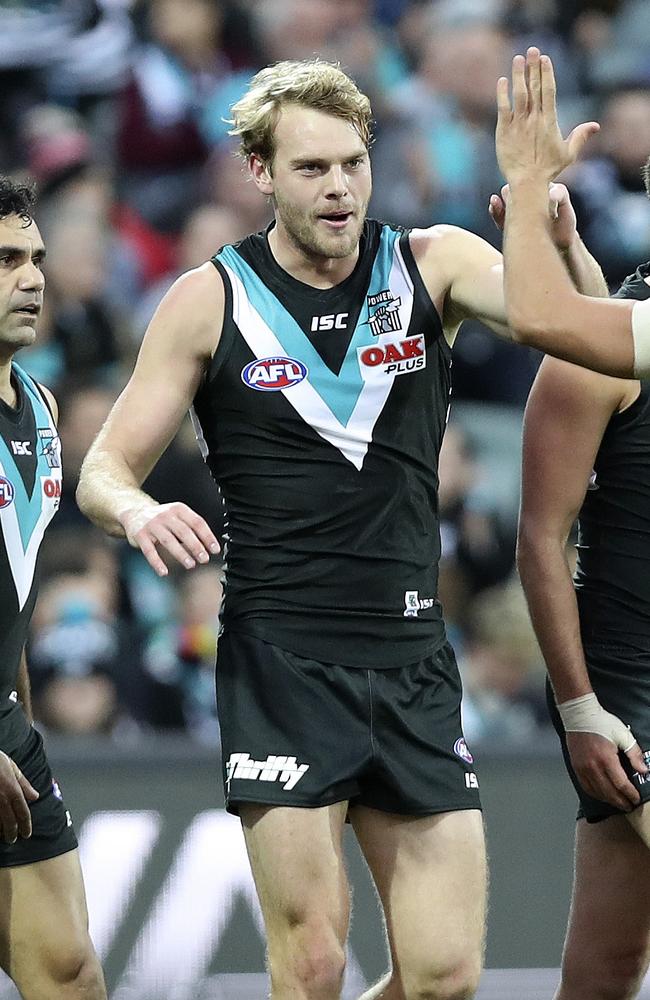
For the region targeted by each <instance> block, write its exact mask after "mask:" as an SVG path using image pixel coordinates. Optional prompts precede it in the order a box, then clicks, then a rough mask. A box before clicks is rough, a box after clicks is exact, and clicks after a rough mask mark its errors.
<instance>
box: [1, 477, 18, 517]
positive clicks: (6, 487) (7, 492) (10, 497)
mask: <svg viewBox="0 0 650 1000" xmlns="http://www.w3.org/2000/svg"><path fill="white" fill-rule="evenodd" d="M15 496H16V491H15V489H14V484H13V483H12V482H10V481H9V480H8V479H5V477H4V476H0V510H2V508H3V507H9V505H10V504H12V503H13V502H14V497H15Z"/></svg>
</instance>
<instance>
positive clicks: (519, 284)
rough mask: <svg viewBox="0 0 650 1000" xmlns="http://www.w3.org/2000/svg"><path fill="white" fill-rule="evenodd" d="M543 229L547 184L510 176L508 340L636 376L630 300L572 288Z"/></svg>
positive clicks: (547, 225)
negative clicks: (598, 295)
mask: <svg viewBox="0 0 650 1000" xmlns="http://www.w3.org/2000/svg"><path fill="white" fill-rule="evenodd" d="M549 229H550V223H549V219H548V212H547V204H546V182H545V181H544V183H542V182H541V181H540V180H539V178H538V179H535V178H524V179H521V180H517V181H516V182H511V193H510V202H509V206H508V216H507V218H506V226H505V243H504V263H505V282H504V283H505V295H506V311H507V314H508V322H509V325H510V327H511V329H512V331H513V336H514V339H515V340H517V341H518V342H520V343H524V344H527V345H528V346H530V347H536V348H538V349H539V350H541V351H545V352H546V353H547V354H552V355H554V356H555V357H557V358H561V359H562V360H564V361H571V362H572V363H573V364H578V365H582V366H583V367H586V368H591V369H593V370H594V371H598V372H602V373H603V374H605V375H614V376H617V377H619V378H632V377H634V376H635V372H636V371H637V370H639V369H638V364H637V362H638V358H637V354H636V351H635V341H634V340H633V335H632V321H631V313H632V307H631V305H630V303H629V302H624V301H622V300H617V299H602V298H592V297H589V296H585V295H581V294H580V293H579V292H577V291H576V289H575V288H574V287H573V284H572V282H571V279H570V277H569V275H568V272H567V270H566V268H565V266H564V264H563V263H562V260H561V257H560V254H559V252H558V250H557V249H556V247H555V245H554V244H553V240H552V239H551V235H550V231H549ZM648 345H649V347H650V335H649V336H648ZM647 353H648V358H649V359H650V349H649V350H648V352H647ZM642 360H643V359H642ZM647 367H648V368H649V369H650V361H649V363H648V365H647Z"/></svg>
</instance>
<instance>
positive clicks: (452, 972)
mask: <svg viewBox="0 0 650 1000" xmlns="http://www.w3.org/2000/svg"><path fill="white" fill-rule="evenodd" d="M480 976H481V965H480V963H472V962H470V961H463V962H459V963H457V964H456V965H455V966H454V967H453V968H449V969H446V970H445V969H430V970H423V971H422V973H420V974H419V975H418V976H416V977H415V978H414V979H413V981H412V982H411V983H409V984H408V985H407V986H406V988H405V991H404V992H405V995H406V1000H472V997H474V995H475V994H476V991H477V989H478V983H479V979H480Z"/></svg>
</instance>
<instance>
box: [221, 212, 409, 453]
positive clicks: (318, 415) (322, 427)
mask: <svg viewBox="0 0 650 1000" xmlns="http://www.w3.org/2000/svg"><path fill="white" fill-rule="evenodd" d="M398 236H399V233H398V232H396V231H395V230H393V229H389V228H388V227H387V226H386V227H384V229H383V231H382V233H381V236H380V242H379V248H378V251H377V255H376V257H375V261H374V264H373V267H372V272H371V276H370V282H369V285H368V288H367V292H366V296H365V299H364V301H363V304H362V307H361V310H360V311H359V316H358V319H357V322H356V326H355V328H354V330H353V332H352V336H351V337H350V341H349V344H348V348H347V351H346V353H345V357H344V360H343V364H342V366H341V368H340V370H339V372H338V373H335V372H333V371H332V370H331V368H329V367H328V366H327V364H325V362H324V361H323V359H322V357H321V356H320V354H319V353H318V351H317V349H316V348H315V347H314V346H313V345H312V343H311V341H310V340H309V338H308V337H307V336H306V334H305V333H304V332H303V330H302V329H301V327H300V326H299V324H298V323H297V322H296V320H295V319H294V318H293V317H292V316H291V314H290V313H289V312H288V310H287V309H286V308H285V307H284V306H283V304H282V303H281V302H280V301H279V299H278V298H276V296H275V295H273V294H272V293H271V292H270V291H269V289H268V288H267V287H266V285H265V284H264V283H263V281H262V280H261V278H260V277H258V275H257V274H256V273H255V271H254V270H253V268H252V267H250V265H249V264H247V263H246V261H245V260H243V259H242V258H241V257H240V256H239V254H237V252H236V251H235V250H234V249H233V248H232V247H226V248H224V250H223V251H222V253H221V254H220V261H221V263H222V264H223V266H224V268H225V269H226V271H227V273H228V276H229V278H230V283H231V288H232V297H233V310H232V316H233V320H234V322H235V323H236V325H237V327H238V329H239V330H240V331H241V333H242V336H243V337H244V339H245V340H246V343H247V344H248V346H249V347H250V349H251V351H252V352H253V354H254V355H255V356H256V357H257V358H269V357H273V356H274V355H275V356H278V357H283V356H284V357H289V358H293V357H300V358H301V360H302V361H303V363H304V364H305V366H306V367H307V371H308V374H307V377H306V378H305V379H304V380H303V381H301V382H300V384H299V385H295V386H291V387H290V388H288V389H284V390H281V391H282V392H283V393H284V395H285V398H286V399H287V400H288V402H289V403H290V404H291V405H292V406H293V407H294V408H295V409H296V410H297V411H298V413H299V414H300V416H301V417H302V418H303V420H305V421H306V422H307V423H308V424H310V425H311V426H312V427H313V428H314V430H315V431H316V432H317V433H318V434H320V435H321V437H323V438H325V440H326V441H329V442H330V444H332V445H334V447H335V448H338V449H339V450H340V451H341V454H343V455H344V456H345V458H347V459H348V461H350V462H352V464H353V465H354V466H355V467H356V468H357V469H361V467H362V465H363V462H364V459H365V456H366V454H367V451H368V446H369V444H370V441H371V440H372V432H373V429H374V426H375V423H376V422H377V418H378V417H379V414H380V413H381V412H382V410H383V408H384V405H385V403H386V400H387V399H388V396H389V394H390V391H391V388H392V385H393V381H394V379H395V374H388V375H385V374H384V373H383V372H382V371H378V369H377V367H369V366H362V364H361V362H360V354H361V352H362V349H363V348H364V347H366V348H367V347H371V346H372V347H374V348H380V347H382V346H384V344H387V343H392V342H393V340H394V339H395V334H394V333H393V332H392V331H388V332H386V333H383V334H380V335H379V336H378V337H377V336H375V335H374V334H373V328H372V326H371V324H370V312H371V306H370V305H369V303H370V302H372V301H373V300H374V299H375V298H376V297H377V296H378V295H380V293H386V292H388V293H390V296H391V299H392V301H394V302H399V303H400V322H401V326H402V328H403V329H405V330H406V329H408V326H409V323H410V320H411V311H412V308H413V282H412V280H411V277H410V275H409V273H408V271H407V269H406V265H405V263H404V259H403V257H402V253H401V251H400V248H399V244H398Z"/></svg>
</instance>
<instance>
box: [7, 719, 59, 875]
mask: <svg viewBox="0 0 650 1000" xmlns="http://www.w3.org/2000/svg"><path fill="white" fill-rule="evenodd" d="M11 758H12V760H13V761H14V762H15V763H16V764H17V765H18V767H19V768H20V770H21V771H22V772H23V774H24V775H25V777H26V778H27V780H28V781H29V782H30V783H31V784H32V785H33V786H34V788H35V789H36V791H37V792H38V793H39V798H38V799H37V800H36V802H30V803H29V808H30V811H31V814H32V835H31V837H28V838H27V839H23V838H22V837H18V839H17V841H16V843H15V844H7V843H5V841H3V840H0V868H14V867H16V866H17V865H29V864H31V863H32V862H34V861H46V860H47V859H48V858H55V857H57V855H59V854H66V853H67V852H68V851H73V850H74V849H75V848H76V847H77V838H76V836H75V833H74V829H73V826H72V818H71V816H70V813H69V811H68V810H67V809H66V806H65V803H64V801H63V797H62V795H61V790H60V788H59V785H58V783H57V782H56V781H55V780H54V778H53V777H52V772H51V771H50V766H49V764H48V762H47V758H46V756H45V751H44V749H43V739H42V737H41V734H40V733H39V732H38V730H37V729H33V728H32V730H31V732H30V734H29V736H28V738H27V740H26V741H25V742H24V743H23V744H22V746H20V747H19V748H18V750H17V751H16V752H15V753H12V754H11Z"/></svg>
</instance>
